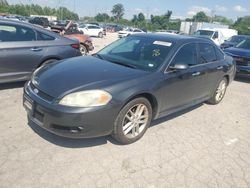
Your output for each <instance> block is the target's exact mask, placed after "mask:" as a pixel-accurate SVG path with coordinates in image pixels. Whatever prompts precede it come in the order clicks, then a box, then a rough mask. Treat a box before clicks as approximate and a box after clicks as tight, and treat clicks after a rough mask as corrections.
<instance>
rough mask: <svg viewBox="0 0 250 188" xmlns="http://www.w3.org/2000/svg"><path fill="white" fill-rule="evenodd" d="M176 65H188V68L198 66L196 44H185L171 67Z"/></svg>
mask: <svg viewBox="0 0 250 188" xmlns="http://www.w3.org/2000/svg"><path fill="white" fill-rule="evenodd" d="M176 64H186V65H188V66H194V65H197V64H198V62H197V50H196V44H195V43H190V44H185V45H184V46H183V47H181V49H180V50H179V51H178V52H177V54H176V55H175V57H174V59H173V60H172V62H171V66H174V65H176Z"/></svg>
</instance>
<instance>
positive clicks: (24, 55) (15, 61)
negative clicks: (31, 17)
mask: <svg viewBox="0 0 250 188" xmlns="http://www.w3.org/2000/svg"><path fill="white" fill-rule="evenodd" d="M0 33H1V34H0V35H1V36H0V82H8V81H12V80H24V79H26V78H27V76H29V75H30V73H31V72H32V71H33V69H34V67H36V66H37V64H38V63H39V60H40V59H41V57H42V56H43V48H41V47H39V46H37V41H36V32H35V31H34V30H33V29H31V28H28V27H25V26H20V25H13V24H1V23H0Z"/></svg>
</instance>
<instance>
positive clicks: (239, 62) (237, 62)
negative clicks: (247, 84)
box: [236, 61, 248, 66]
mask: <svg viewBox="0 0 250 188" xmlns="http://www.w3.org/2000/svg"><path fill="white" fill-rule="evenodd" d="M236 65H239V66H248V62H242V61H236Z"/></svg>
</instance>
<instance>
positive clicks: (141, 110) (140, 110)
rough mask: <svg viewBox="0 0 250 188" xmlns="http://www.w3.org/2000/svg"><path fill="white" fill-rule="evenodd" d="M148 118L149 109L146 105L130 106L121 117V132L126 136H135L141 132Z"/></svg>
mask: <svg viewBox="0 0 250 188" xmlns="http://www.w3.org/2000/svg"><path fill="white" fill-rule="evenodd" d="M148 120H149V111H148V108H147V106H146V105H144V104H136V105H134V106H133V107H132V108H130V109H129V110H128V111H127V113H126V115H125V116H124V118H123V122H122V130H123V134H124V135H125V136H126V137H128V138H135V137H137V136H138V135H140V133H142V132H143V130H144V129H145V127H146V125H147V123H148Z"/></svg>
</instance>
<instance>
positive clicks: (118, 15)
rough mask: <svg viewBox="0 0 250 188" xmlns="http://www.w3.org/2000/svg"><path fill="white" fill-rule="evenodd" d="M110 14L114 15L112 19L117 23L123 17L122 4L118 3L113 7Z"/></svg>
mask: <svg viewBox="0 0 250 188" xmlns="http://www.w3.org/2000/svg"><path fill="white" fill-rule="evenodd" d="M111 13H112V14H113V15H114V18H115V19H116V20H117V21H118V20H120V19H121V18H122V16H123V15H124V7H123V4H121V3H118V4H115V5H114V6H113V9H112V10H111Z"/></svg>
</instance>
